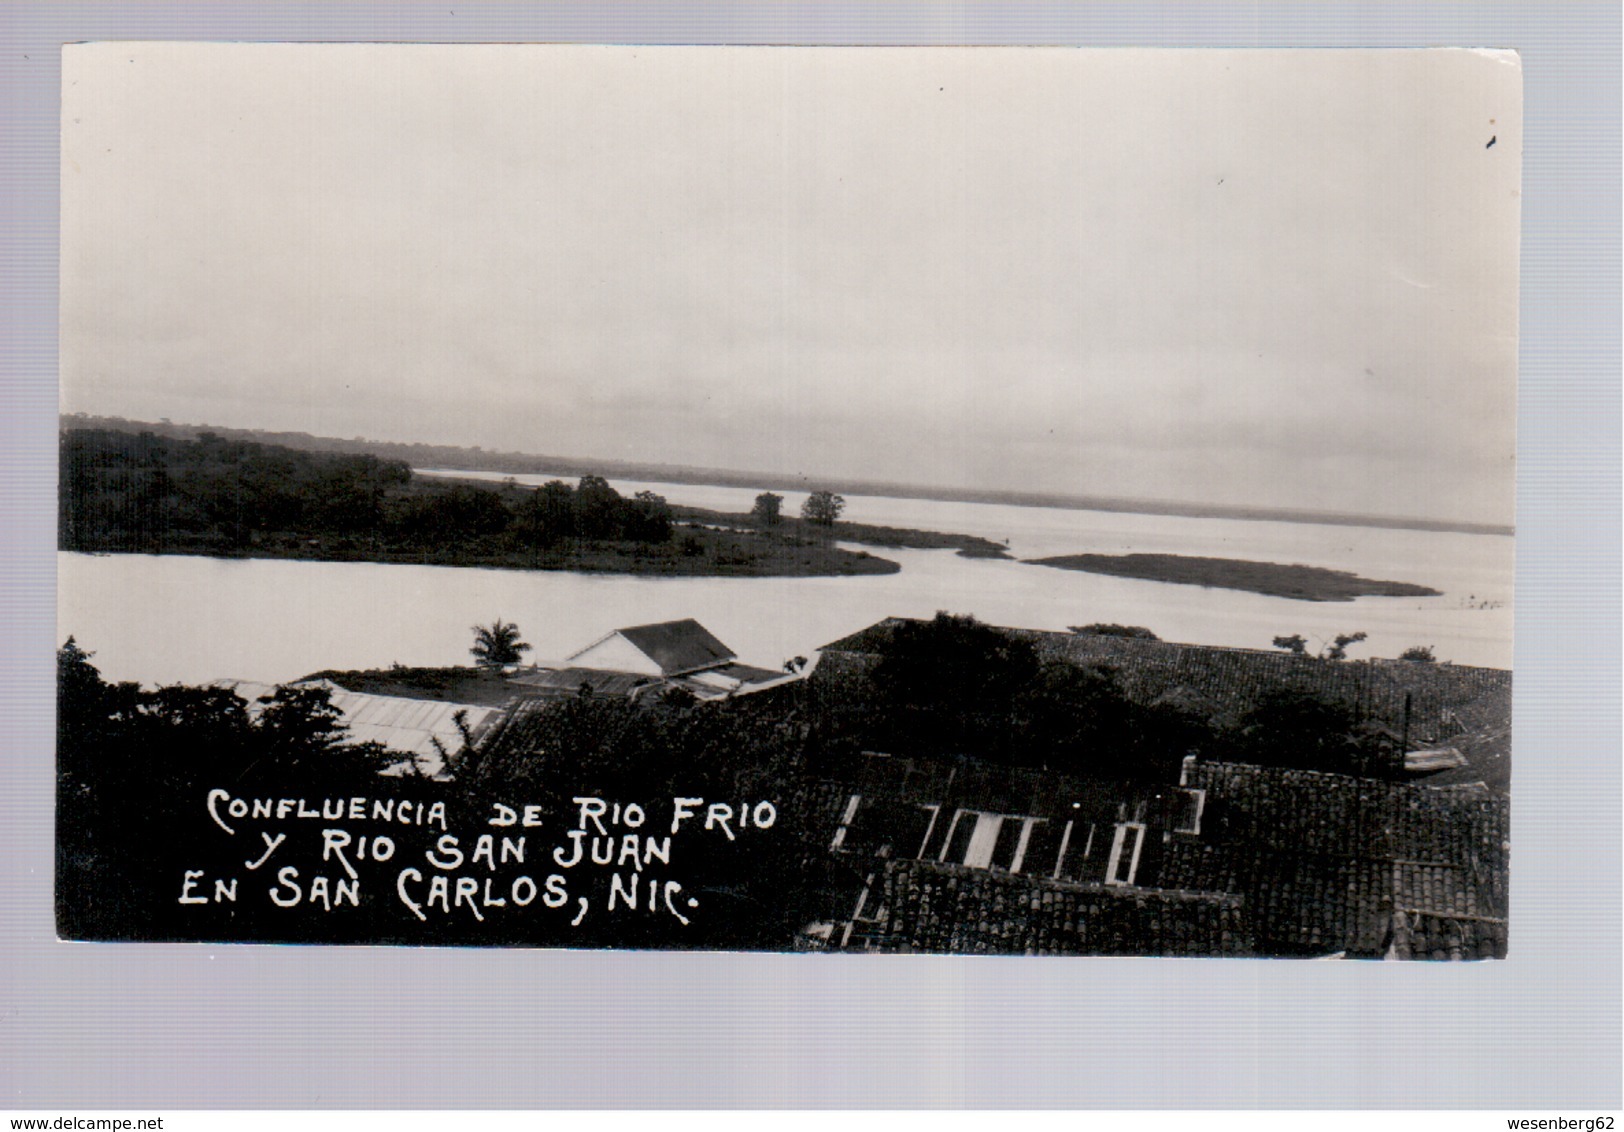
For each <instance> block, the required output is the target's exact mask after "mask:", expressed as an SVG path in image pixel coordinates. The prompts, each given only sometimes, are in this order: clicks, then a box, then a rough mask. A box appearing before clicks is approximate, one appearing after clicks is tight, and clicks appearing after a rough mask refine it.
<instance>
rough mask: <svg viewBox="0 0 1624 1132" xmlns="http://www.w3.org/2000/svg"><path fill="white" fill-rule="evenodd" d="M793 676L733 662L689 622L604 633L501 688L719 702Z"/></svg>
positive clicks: (542, 694)
mask: <svg viewBox="0 0 1624 1132" xmlns="http://www.w3.org/2000/svg"><path fill="white" fill-rule="evenodd" d="M803 675H804V673H803V672H799V671H794V672H790V671H774V670H773V669H770V668H756V667H754V666H752V665H748V664H741V663H740V662H739V661H738V658H737V655H736V654H735V653H734V652H733V650H732V649H730V648H728V647H727V646H726V645H725V644H723V643H722V642H721V641H720V640H718V639H717V638H716V636H715V634H713V633H712V632H711V631H710V630H709V629H706V628H705V627H704V626H703V625H701V624H700V623H699V622H698V621H695V620H694V619H693V618H691V617H685V618H683V619H682V620H680V621H659V622H655V623H654V624H651V625H633V626H631V627H630V628H625V629H616V630H615V631H614V632H612V633H608V634H606V635H604V636H602V637H600V638H598V640H596V641H594V642H593V643H592V644H590V645H588V646H587V647H586V648H584V649H582V650H581V651H580V652H577V653H574V654H573V655H571V656H570V657H568V658H567V659H566V660H565V661H564V662H563V663H562V664H551V665H549V664H539V665H536V666H535V667H534V668H531V669H528V670H524V671H521V672H519V673H518V674H516V675H515V676H514V677H513V678H512V679H511V680H510V681H509V683H510V684H512V685H513V686H514V687H515V688H516V689H518V690H520V691H521V692H523V693H524V694H528V695H533V696H539V697H543V698H557V697H559V696H568V695H577V694H592V695H610V696H625V697H627V698H628V699H639V698H642V697H644V696H651V695H661V694H664V693H666V692H670V691H674V690H675V691H682V692H686V693H688V694H689V695H691V696H693V697H694V698H695V699H699V700H720V699H727V698H729V697H732V696H740V695H748V694H750V693H752V692H759V691H763V690H765V689H767V688H774V687H777V686H779V685H781V684H787V683H791V682H793V681H795V680H799V679H800V678H801V677H802V676H803Z"/></svg>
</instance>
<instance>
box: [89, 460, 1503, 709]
mask: <svg viewBox="0 0 1624 1132" xmlns="http://www.w3.org/2000/svg"><path fill="white" fill-rule="evenodd" d="M427 474H434V473H433V472H432V471H431V472H429V473H427ZM455 474H457V475H459V476H465V477H470V478H491V479H498V480H499V479H505V478H507V477H505V476H499V475H492V476H489V477H480V476H478V475H477V474H476V473H469V472H457V473H455ZM513 478H515V479H517V480H518V481H519V482H521V483H540V482H543V481H544V480H545V479H550V478H555V477H546V476H515V477H513ZM611 482H613V483H614V485H615V487H616V488H617V489H619V490H620V491H621V492H622V493H623V494H630V493H632V492H635V491H640V490H644V489H648V490H652V491H656V492H658V493H659V494H661V495H663V496H665V497H666V498H667V499H669V500H670V501H671V502H672V503H677V504H687V505H690V506H699V507H710V508H716V509H718V510H727V511H748V510H749V508H750V505H751V501H752V500H753V499H754V497H755V495H756V492H754V491H751V490H747V489H743V488H730V487H715V486H705V485H690V484H658V483H634V482H631V481H618V480H617V481H611ZM781 494H783V495H784V496H785V504H784V509H785V511H786V513H795V512H797V511H798V510H799V508H800V504H801V502H802V501H803V500H804V498H805V496H804V495H797V494H795V493H793V492H783V493H781ZM844 517H845V518H848V519H851V520H852V521H854V522H864V523H878V524H884V525H887V526H897V527H914V528H920V529H925V530H937V531H954V532H959V533H964V534H973V535H980V536H982V537H984V538H989V539H992V540H994V541H996V542H1005V541H1006V540H1007V541H1008V544H1009V548H1010V553H1011V554H1013V555H1015V556H1016V557H1017V558H1032V557H1041V556H1046V555H1054V554H1071V553H1106V554H1126V553H1131V552H1147V553H1149V552H1159V553H1176V554H1189V555H1210V556H1216V557H1225V558H1246V559H1256V560H1259V561H1266V562H1281V563H1301V564H1304V565H1309V566H1326V567H1331V568H1333V569H1339V570H1352V571H1354V572H1355V573H1358V574H1360V575H1362V576H1364V577H1368V578H1378V579H1382V580H1387V581H1400V582H1415V583H1419V584H1421V585H1426V586H1430V587H1432V588H1433V589H1437V590H1440V591H1442V593H1441V595H1440V596H1438V597H1428V598H1413V597H1411V598H1378V597H1365V598H1359V599H1357V600H1356V601H1353V602H1306V601H1293V600H1288V599H1284V598H1275V597H1265V596H1263V595H1261V594H1250V593H1243V592H1240V591H1236V590H1219V589H1204V588H1202V587H1199V586H1186V585H1174V584H1170V583H1165V582H1151V581H1139V580H1135V579H1129V578H1112V577H1106V576H1104V575H1099V574H1084V573H1078V572H1074V571H1069V570H1058V569H1054V568H1052V567H1047V566H1032V565H1027V564H1025V563H1023V562H1019V561H999V560H989V559H971V558H961V557H959V556H958V555H957V554H955V553H954V552H953V551H950V550H875V551H874V553H878V554H880V555H882V556H883V557H886V558H889V559H892V560H893V561H896V562H898V563H900V564H901V566H902V570H901V572H900V573H897V574H890V575H880V576H867V577H855V578H648V577H631V576H622V575H602V574H575V573H566V572H557V571H535V572H532V571H517V570H487V569H472V568H456V567H438V566H399V565H377V564H371V563H341V562H295V561H286V560H276V559H264V560H223V559H211V558H196V557H185V556H179V555H165V556H154V555H108V556H96V555H84V554H71V553H61V554H59V555H58V558H57V562H58V567H57V568H58V593H59V599H58V626H59V630H58V636H59V638H66V637H67V636H68V635H69V634H72V635H73V636H75V637H76V638H77V640H78V642H79V643H80V644H81V645H82V646H83V647H85V648H87V649H90V650H91V651H93V652H95V653H96V658H95V663H96V664H97V666H98V667H100V668H101V670H102V673H103V675H104V676H106V677H107V678H108V679H113V680H139V681H141V682H143V683H147V684H156V683H173V682H185V683H200V682H203V681H207V680H213V679H218V678H222V677H236V678H240V679H251V680H261V681H267V682H275V681H285V680H293V679H297V678H298V677H300V676H303V675H306V674H308V673H310V672H313V671H317V670H319V669H323V668H375V667H385V666H387V665H389V664H391V663H400V664H405V665H449V664H463V663H468V661H469V656H468V647H469V645H470V644H471V643H472V626H474V625H475V624H488V623H489V622H491V621H492V620H494V619H495V618H497V617H501V618H502V619H504V620H507V621H515V622H517V623H518V625H519V628H520V630H521V632H522V635H523V637H524V639H525V640H527V641H529V642H530V643H531V644H532V645H533V646H534V651H533V652H531V653H530V654H529V656H530V657H531V658H534V659H562V658H564V657H566V656H568V655H569V654H570V653H572V652H575V651H577V650H579V649H582V648H585V647H586V646H587V645H589V644H591V643H593V642H594V641H595V640H597V639H598V638H599V637H601V636H603V635H604V634H606V633H608V632H610V631H612V630H613V629H615V628H617V627H620V626H623V625H637V624H642V623H645V622H650V621H667V620H673V619H676V618H681V617H694V618H697V619H698V620H699V621H701V622H702V623H703V624H704V625H705V626H706V627H707V628H709V629H710V630H711V631H712V632H713V633H715V634H716V635H717V636H719V637H720V638H721V639H722V640H723V641H725V642H726V643H727V644H728V645H729V646H731V647H732V648H733V649H734V650H735V651H736V652H737V653H738V654H739V656H740V658H741V659H743V660H745V661H748V662H750V663H754V664H759V665H762V666H764V667H769V668H776V667H778V666H779V664H781V663H782V662H783V660H785V659H786V658H788V657H792V656H797V655H806V654H809V653H810V652H811V651H812V650H813V649H816V648H817V647H818V646H820V645H822V644H824V643H826V642H828V641H831V640H834V639H835V638H837V637H840V636H843V635H844V634H846V633H850V632H853V631H855V630H857V629H860V628H862V627H863V626H865V625H869V624H872V623H873V622H875V621H878V620H879V619H880V618H882V617H886V616H892V615H897V616H914V617H920V616H926V617H928V616H930V615H931V614H933V613H935V612H936V611H937V610H940V609H945V610H949V611H951V612H954V613H973V614H974V615H975V616H977V617H979V618H980V619H981V620H983V621H986V622H990V623H992V624H999V625H1016V626H1022V627H1026V628H1033V629H1064V628H1065V627H1066V626H1068V625H1080V624H1085V623H1088V622H1095V621H1107V622H1117V623H1121V624H1129V625H1143V626H1146V627H1148V628H1150V629H1151V630H1153V631H1154V632H1155V633H1156V634H1157V635H1158V636H1160V637H1161V638H1162V639H1163V640H1170V641H1186V642H1193V643H1199V644H1216V645H1237V646H1244V647H1252V648H1267V647H1269V642H1270V640H1271V638H1273V637H1275V636H1279V635H1287V634H1292V633H1301V634H1302V635H1303V636H1305V637H1307V638H1308V639H1309V641H1310V642H1311V643H1312V644H1315V645H1316V646H1317V644H1318V642H1321V641H1325V640H1329V639H1330V638H1332V637H1334V636H1335V635H1337V634H1338V633H1345V632H1354V631H1358V630H1362V631H1364V632H1366V633H1368V634H1369V640H1368V641H1366V642H1364V643H1363V644H1360V645H1357V646H1354V648H1353V649H1351V650H1350V652H1349V655H1350V656H1351V657H1354V658H1359V657H1367V656H1396V655H1398V653H1399V652H1401V651H1402V650H1403V649H1405V648H1407V647H1409V646H1412V645H1431V646H1432V647H1433V650H1434V652H1435V653H1436V655H1437V657H1438V659H1439V660H1448V661H1453V662H1455V663H1457V664H1476V665H1486V666H1490V667H1497V668H1509V667H1510V666H1511V624H1512V608H1511V600H1512V564H1513V555H1512V545H1513V543H1512V539H1511V538H1510V537H1509V536H1504V535H1480V534H1456V533H1444V532H1436V531H1405V530H1383V529H1377V528H1371V527H1348V526H1332V525H1320V524H1312V523H1282V522H1261V521H1253V520H1239V519H1197V518H1185V517H1180V516H1168V515H1138V514H1127V513H1118V512H1103V511H1073V510H1064V509H1060V508H1047V507H1016V506H1010V505H1005V504H989V503H949V502H940V501H935V500H919V499H895V498H888V497H880V496H848V497H847V507H846V511H845V515H844Z"/></svg>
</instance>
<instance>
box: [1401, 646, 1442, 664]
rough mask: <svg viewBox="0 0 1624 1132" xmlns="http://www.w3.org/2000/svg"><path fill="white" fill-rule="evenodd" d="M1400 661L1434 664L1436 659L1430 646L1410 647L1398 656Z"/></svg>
mask: <svg viewBox="0 0 1624 1132" xmlns="http://www.w3.org/2000/svg"><path fill="white" fill-rule="evenodd" d="M1398 658H1399V659H1400V660H1416V661H1420V662H1422V663H1424V664H1436V663H1437V661H1438V658H1437V657H1436V656H1434V655H1433V652H1432V646H1431V645H1411V646H1410V647H1409V648H1407V649H1405V650H1404V651H1403V652H1401V653H1399V654H1398Z"/></svg>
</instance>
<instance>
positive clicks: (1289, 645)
mask: <svg viewBox="0 0 1624 1132" xmlns="http://www.w3.org/2000/svg"><path fill="white" fill-rule="evenodd" d="M1274 647H1275V648H1277V649H1285V650H1286V651H1287V652H1289V653H1290V654H1291V655H1292V656H1307V655H1308V642H1307V641H1306V640H1305V639H1304V638H1303V635H1302V634H1301V633H1293V634H1292V635H1291V636H1289V637H1276V638H1275V639H1274Z"/></svg>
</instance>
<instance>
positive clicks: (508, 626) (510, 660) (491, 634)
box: [468, 617, 530, 670]
mask: <svg viewBox="0 0 1624 1132" xmlns="http://www.w3.org/2000/svg"><path fill="white" fill-rule="evenodd" d="M468 651H469V652H471V653H473V654H474V664H475V665H476V666H477V667H479V668H489V669H493V670H500V669H503V668H506V667H507V666H508V665H510V664H518V663H519V660H520V654H521V653H527V652H529V651H530V646H529V645H527V644H525V643H524V642H523V641H521V640H519V627H518V626H517V625H515V624H513V623H512V622H504V621H503V620H502V619H501V618H500V617H498V618H497V619H496V621H495V622H494V623H493V624H491V625H475V626H474V647H473V648H471V649H469V650H468Z"/></svg>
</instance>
